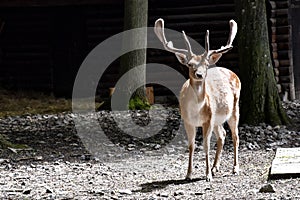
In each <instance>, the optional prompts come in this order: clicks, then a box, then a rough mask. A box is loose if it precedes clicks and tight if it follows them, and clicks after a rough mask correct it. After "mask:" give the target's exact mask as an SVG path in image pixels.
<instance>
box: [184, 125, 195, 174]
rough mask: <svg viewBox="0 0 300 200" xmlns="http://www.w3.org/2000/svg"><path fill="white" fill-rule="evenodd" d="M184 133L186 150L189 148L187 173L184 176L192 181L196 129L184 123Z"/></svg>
mask: <svg viewBox="0 0 300 200" xmlns="http://www.w3.org/2000/svg"><path fill="white" fill-rule="evenodd" d="M184 127H185V131H186V134H187V138H188V148H189V164H188V171H187V174H186V179H187V180H191V179H192V171H193V155H194V151H195V137H196V127H194V126H192V125H190V124H188V123H186V122H184Z"/></svg>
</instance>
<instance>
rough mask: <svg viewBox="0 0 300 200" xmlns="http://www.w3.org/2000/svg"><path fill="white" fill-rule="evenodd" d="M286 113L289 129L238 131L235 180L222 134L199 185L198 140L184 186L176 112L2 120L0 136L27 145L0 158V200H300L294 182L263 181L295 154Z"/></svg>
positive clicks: (299, 134) (297, 125) (290, 108)
mask: <svg viewBox="0 0 300 200" xmlns="http://www.w3.org/2000/svg"><path fill="white" fill-rule="evenodd" d="M284 107H285V108H286V110H287V113H288V115H289V116H290V117H291V118H292V119H293V122H294V123H293V125H292V126H289V127H285V126H276V127H272V126H269V125H267V124H260V125H259V126H248V125H241V126H240V127H239V131H240V155H239V159H240V168H241V173H240V175H238V176H235V175H232V174H231V170H232V163H233V152H232V142H231V136H230V134H228V136H227V138H226V144H225V146H224V153H223V158H222V166H221V172H220V173H218V174H217V175H216V176H215V177H214V179H213V181H212V182H206V181H205V160H204V153H203V151H202V145H201V144H202V139H201V137H200V136H199V137H198V138H197V149H196V153H195V169H194V179H193V180H192V181H185V180H184V176H185V173H186V168H187V161H188V157H187V145H186V140H185V138H184V134H185V133H184V129H183V127H182V126H181V120H180V115H179V113H178V110H177V109H171V108H166V109H161V108H160V109H155V110H153V111H151V112H150V117H149V115H147V113H146V112H143V111H136V112H134V113H130V112H113V113H110V112H106V111H101V112H98V113H89V114H73V113H62V114H57V115H34V116H22V117H9V118H4V119H0V133H1V134H4V135H5V136H6V137H7V138H8V139H9V140H10V141H12V142H14V143H20V144H26V145H28V148H25V149H14V148H9V149H5V150H0V199H300V178H290V179H280V180H268V173H269V168H270V166H271V162H272V159H273V158H274V155H275V150H276V148H277V147H300V102H299V101H298V102H288V103H285V104H284ZM153 116H155V117H153ZM127 119H133V122H130V123H129V122H128V121H127ZM199 135H201V134H199ZM214 142H215V141H214V139H212V144H211V149H213V150H212V154H211V159H212V156H213V155H214V148H215V146H214Z"/></svg>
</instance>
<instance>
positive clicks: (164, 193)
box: [159, 192, 169, 197]
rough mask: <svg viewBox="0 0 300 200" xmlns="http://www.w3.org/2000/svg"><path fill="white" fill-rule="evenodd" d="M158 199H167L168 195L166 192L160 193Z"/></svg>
mask: <svg viewBox="0 0 300 200" xmlns="http://www.w3.org/2000/svg"><path fill="white" fill-rule="evenodd" d="M159 196H160V197H169V193H167V192H162V193H160V194H159Z"/></svg>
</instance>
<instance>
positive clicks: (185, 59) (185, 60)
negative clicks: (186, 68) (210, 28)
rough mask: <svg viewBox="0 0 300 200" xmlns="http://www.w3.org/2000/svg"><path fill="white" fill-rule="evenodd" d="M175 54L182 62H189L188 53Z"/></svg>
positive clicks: (184, 63)
mask: <svg viewBox="0 0 300 200" xmlns="http://www.w3.org/2000/svg"><path fill="white" fill-rule="evenodd" d="M175 55H176V57H177V59H178V61H179V62H180V63H181V64H183V65H186V64H187V63H188V59H187V56H186V55H184V54H182V53H177V52H176V53H175Z"/></svg>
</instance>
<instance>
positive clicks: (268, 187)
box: [259, 184, 276, 193]
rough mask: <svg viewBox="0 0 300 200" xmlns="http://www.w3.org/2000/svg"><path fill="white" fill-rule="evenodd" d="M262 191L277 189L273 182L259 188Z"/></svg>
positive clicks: (270, 191) (269, 191)
mask: <svg viewBox="0 0 300 200" xmlns="http://www.w3.org/2000/svg"><path fill="white" fill-rule="evenodd" d="M259 192H260V193H275V192H276V190H275V188H274V186H273V185H272V184H267V185H264V186H262V187H261V188H260V189H259Z"/></svg>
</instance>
